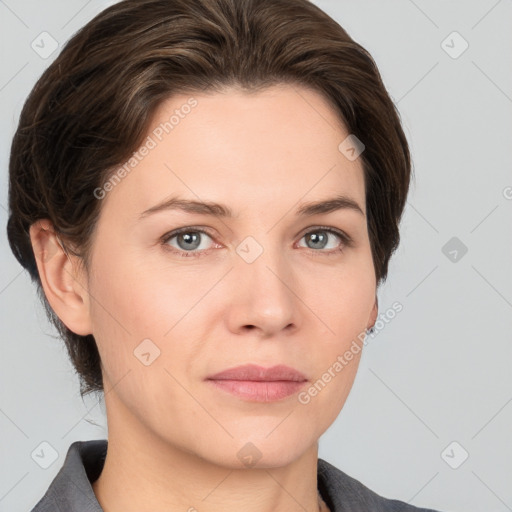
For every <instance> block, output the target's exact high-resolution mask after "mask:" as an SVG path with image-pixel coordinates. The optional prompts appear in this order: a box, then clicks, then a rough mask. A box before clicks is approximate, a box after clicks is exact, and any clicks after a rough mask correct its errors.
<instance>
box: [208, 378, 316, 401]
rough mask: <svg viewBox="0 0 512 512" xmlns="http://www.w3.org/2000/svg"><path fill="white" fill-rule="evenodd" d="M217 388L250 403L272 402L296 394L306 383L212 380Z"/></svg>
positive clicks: (210, 380)
mask: <svg viewBox="0 0 512 512" xmlns="http://www.w3.org/2000/svg"><path fill="white" fill-rule="evenodd" d="M208 380H209V382H211V383H212V384H214V385H215V386H217V387H218V388H220V389H222V390H223V391H226V392H228V393H231V394H232V395H235V396H238V397H240V398H243V399H245V400H250V401H252V402H274V401H276V400H282V399H283V398H286V397H288V396H290V395H293V394H294V393H297V392H298V391H299V390H300V389H301V388H302V387H304V384H306V382H307V381H303V382H295V381H289V380H277V381H254V380H212V379H208Z"/></svg>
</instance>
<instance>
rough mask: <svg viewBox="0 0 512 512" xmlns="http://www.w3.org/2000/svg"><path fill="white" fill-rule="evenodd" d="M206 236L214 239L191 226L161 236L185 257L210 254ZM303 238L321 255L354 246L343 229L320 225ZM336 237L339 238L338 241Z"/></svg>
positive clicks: (168, 248)
mask: <svg viewBox="0 0 512 512" xmlns="http://www.w3.org/2000/svg"><path fill="white" fill-rule="evenodd" d="M205 236H206V237H208V238H209V239H210V240H213V237H212V235H210V234H209V233H208V232H207V231H205V230H204V229H200V228H195V227H192V226H189V227H185V228H180V229H176V230H174V231H171V232H170V233H167V234H166V235H164V236H163V237H162V238H161V244H162V245H163V246H164V247H165V249H166V250H169V251H171V252H173V253H175V254H178V255H179V256H182V257H184V258H189V257H198V256H204V255H206V254H208V253H209V251H210V249H211V247H208V243H207V242H206V243H205V240H204V237H205ZM303 238H305V239H306V243H307V244H309V245H308V246H307V248H309V249H310V250H311V252H313V253H318V254H319V255H326V256H330V255H333V254H335V253H339V252H341V251H343V250H344V249H345V248H346V247H352V246H353V241H352V239H351V238H350V237H349V236H348V235H347V234H346V233H344V232H343V231H341V230H338V229H335V228H327V227H322V226H320V227H317V228H315V229H313V230H309V231H308V232H307V233H305V234H304V235H302V237H301V240H302V239H303ZM329 238H331V239H334V242H331V244H332V243H334V247H327V246H328V245H329ZM336 239H337V240H338V241H337V242H336ZM340 241H341V244H340ZM171 242H172V243H171ZM205 245H206V247H205ZM218 247H219V246H218ZM302 247H303V246H302ZM326 247H327V248H326Z"/></svg>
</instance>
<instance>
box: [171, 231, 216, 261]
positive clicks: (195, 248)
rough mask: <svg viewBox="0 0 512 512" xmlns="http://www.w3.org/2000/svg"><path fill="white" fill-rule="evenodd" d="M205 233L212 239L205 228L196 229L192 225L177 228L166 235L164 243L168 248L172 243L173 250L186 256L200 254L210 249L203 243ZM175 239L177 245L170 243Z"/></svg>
mask: <svg viewBox="0 0 512 512" xmlns="http://www.w3.org/2000/svg"><path fill="white" fill-rule="evenodd" d="M204 235H206V236H207V237H208V238H210V239H211V236H210V235H209V234H208V233H207V232H206V231H204V230H203V229H195V228H191V227H186V228H181V229H176V230H175V231H172V232H171V233H168V234H167V235H164V237H163V239H162V244H164V246H166V247H167V248H169V245H170V247H171V248H172V249H171V250H172V252H174V253H177V254H179V255H180V256H183V257H185V258H187V257H190V256H199V255H201V254H204V253H205V252H206V251H208V248H207V247H204V244H203V243H202V242H203V240H202V239H203V238H204ZM174 239H175V242H176V244H177V247H176V246H174V245H173V244H170V242H171V240H174ZM201 246H202V247H201ZM187 253H189V254H187Z"/></svg>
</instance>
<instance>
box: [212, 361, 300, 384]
mask: <svg viewBox="0 0 512 512" xmlns="http://www.w3.org/2000/svg"><path fill="white" fill-rule="evenodd" d="M207 379H208V380H252V381H260V382H265V381H268V382H271V381H278V380H280V381H283V380H288V381H293V382H303V381H305V380H307V379H306V377H305V376H304V375H303V374H302V373H301V372H299V371H298V370H295V369H294V368H291V367H290V366H286V365H284V364H279V365H276V366H272V367H270V368H265V367H263V366H258V365H256V364H245V365H242V366H236V367H234V368H228V369H227V370H223V371H222V372H219V373H216V374H215V375H210V376H208V377H207Z"/></svg>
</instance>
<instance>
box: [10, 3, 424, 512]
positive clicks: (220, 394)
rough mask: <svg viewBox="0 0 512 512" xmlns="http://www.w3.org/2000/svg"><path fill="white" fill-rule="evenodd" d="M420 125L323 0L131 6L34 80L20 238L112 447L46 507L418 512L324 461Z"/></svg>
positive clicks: (71, 461) (18, 158) (110, 14)
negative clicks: (412, 136)
mask: <svg viewBox="0 0 512 512" xmlns="http://www.w3.org/2000/svg"><path fill="white" fill-rule="evenodd" d="M410 174H411V165H410V156H409V150H408V145H407V141H406V138H405V136H404V133H403V131H402V128H401V123H400V120H399V117H398V114H397V112H396V110H395V107H394V105H393V103H392V101H391V100H390V98H389V96H388V94H387V92H386V90H385V88H384V86H383V83H382V80H381V78H380V75H379V72H378V70H377V68H376V66H375V64H374V62H373V60H372V58H371V56H370V55H369V54H368V53H367V52H366V51H365V50H364V49H363V48H362V47H361V46H359V45H358V44H357V43H355V42H354V41H353V40H352V39H351V38H350V37H349V36H348V35H347V33H346V32H345V31H344V30H343V29H342V28H341V27H340V26H339V25H338V24H337V23H336V22H335V21H333V20H332V19H331V18H330V17H328V16H327V15H326V14H325V13H323V12H322V11H321V10H320V9H319V8H317V7H316V6H314V5H313V4H311V3H309V2H308V1H307V0H278V1H276V0H259V1H253V0H125V1H122V2H120V3H118V4H116V5H114V6H112V7H110V8H108V9H106V10H105V11H103V12H102V13H101V14H99V15H98V16H97V17H96V18H94V19H93V20H92V21H91V22H90V23H88V24H87V25H86V26H85V27H84V28H83V29H82V30H80V31H79V32H78V33H77V34H76V35H75V36H74V37H73V38H72V39H71V40H70V41H69V43H68V44H67V45H66V46H65V48H64V49H63V51H62V52H61V54H60V55H59V57H58V58H57V59H56V60H55V62H53V63H52V65H51V66H50V67H49V68H48V70H47V71H46V72H45V73H44V74H43V76H42V77H41V78H40V80H39V81H38V83H37V85H36V86H35V87H34V89H33V91H32V93H31V94H30V96H29V98H28V100H27V102H26V104H25V106H24V109H23V112H22V115H21V118H20V124H19V127H18V130H17V132H16V135H15V137H14V141H13V145H12V153H11V160H10V191H9V194H10V195H9V200H10V204H9V206H10V216H9V223H8V235H9V241H10V244H11V247H12V250H13V252H14V254H15V255H16V257H17V258H18V260H19V261H20V263H21V264H22V265H23V266H24V267H25V268H26V269H28V270H29V272H30V275H31V277H32V279H33V281H34V282H35V283H36V285H37V286H38V289H39V290H40V291H42V292H43V293H41V296H42V299H43V301H44V303H45V305H46V308H47V311H48V314H49V317H50V318H51V319H52V321H53V322H54V323H55V325H56V326H57V328H58V329H59V331H60V333H61V335H62V337H63V339H64V341H65V343H66V347H67V349H68V352H69V355H70V358H71V361H72V362H73V364H74V366H75V368H76V370H77V372H78V374H79V376H80V379H81V392H82V395H83V394H86V393H89V392H93V391H98V392H104V396H105V405H106V410H107V421H108V429H109V436H108V437H109V439H108V449H107V441H106V440H105V441H104V440H98V441H88V442H75V443H73V444H72V445H71V447H70V449H69V451H68V455H67V458H66V461H65V463H64V466H63V467H62V469H61V471H60V473H59V474H58V475H57V477H56V478H55V480H54V481H53V482H52V484H51V486H50V488H49V490H48V492H47V493H46V494H45V496H44V497H43V498H42V499H41V501H40V502H39V503H38V504H37V505H36V507H35V508H34V511H37V512H41V511H50V510H67V511H72V512H75V511H77V512H78V511H84V510H90V511H92V510H94V511H100V510H105V511H106V512H117V511H121V510H122V511H124V512H130V511H138V512H140V511H145V510H147V511H157V510H173V511H174V510H188V511H195V510H197V511H200V512H203V511H217V510H222V511H230V510H235V508H236V509H237V510H240V509H242V510H244V511H249V512H251V511H258V512H261V511H275V510H283V511H299V510H300V511H304V510H307V511H317V510H320V511H326V510H330V511H333V512H334V511H349V510H350V511H363V510H364V511H368V510H372V511H374V510H375V511H377V510H378V511H415V510H418V511H419V510H424V511H425V510H427V509H419V508H416V507H413V506H411V505H408V504H406V503H404V502H401V501H398V500H392V499H387V498H385V497H382V496H379V495H377V494H376V493H374V492H373V491H371V490H370V489H368V488H367V487H365V486H364V485H363V484H362V483H360V482H358V481H357V480H355V479H353V478H351V477H349V476H348V475H346V474H345V473H343V472H342V471H340V470H339V469H337V468H335V467H334V466H332V465H330V464H328V463H327V462H326V461H323V460H322V459H318V439H319V438H320V436H321V435H322V434H323V433H324V432H325V431H326V430H327V428H328V427H329V426H330V425H331V424H332V423H333V421H334V420H335V419H336V417H337V416H338V414H339V412H340V411H341V409H342V407H343V405H344V403H345V401H346V399H347V396H348V394H349V392H350V389H351V386H352V384H353V382H354V378H355V375H356V371H357V367H358V363H359V359H360V356H361V348H362V345H363V344H364V339H365V334H366V332H367V331H368V330H369V329H371V328H372V327H373V325H374V324H375V322H376V318H377V314H378V303H377V295H376V290H377V287H378V285H379V284H381V283H382V282H383V281H384V280H385V279H386V276H387V269H388V262H389V259H390V257H391V255H392V253H393V252H394V250H395V249H396V247H397V246H398V242H399V231H398V225H399V221H400V218H401V215H402V211H403V208H404V204H405V201H406V197H407V192H408V187H409V180H410Z"/></svg>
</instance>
